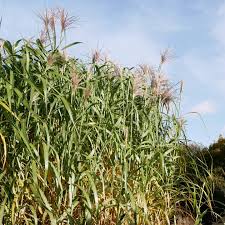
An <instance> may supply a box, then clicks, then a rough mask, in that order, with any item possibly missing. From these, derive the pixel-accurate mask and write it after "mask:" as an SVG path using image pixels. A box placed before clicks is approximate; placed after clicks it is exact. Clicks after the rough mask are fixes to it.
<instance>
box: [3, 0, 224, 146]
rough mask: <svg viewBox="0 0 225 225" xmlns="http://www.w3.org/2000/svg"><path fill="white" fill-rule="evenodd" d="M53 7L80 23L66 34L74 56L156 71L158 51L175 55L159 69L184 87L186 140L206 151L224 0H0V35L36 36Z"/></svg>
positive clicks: (215, 109)
mask: <svg viewBox="0 0 225 225" xmlns="http://www.w3.org/2000/svg"><path fill="white" fill-rule="evenodd" d="M52 7H63V8H65V9H66V10H68V11H69V12H70V13H71V14H72V15H74V16H77V17H78V18H79V21H78V23H77V25H76V27H75V29H73V30H71V31H70V32H69V34H68V42H69V41H82V42H83V43H84V44H82V45H80V46H78V47H76V48H74V49H73V51H72V52H71V53H72V54H73V55H75V56H79V57H84V58H87V57H88V55H89V54H90V52H91V51H93V50H94V49H96V48H98V49H101V50H102V51H103V52H105V53H107V54H108V55H109V56H110V57H111V58H112V59H114V61H116V62H118V63H120V64H123V65H129V66H130V65H132V66H133V65H134V66H135V65H138V64H140V63H147V64H150V65H157V63H158V62H159V59H160V52H162V51H163V50H164V49H166V48H168V47H169V48H171V49H172V50H173V52H174V54H175V56H176V57H175V59H173V61H172V62H170V63H169V64H168V65H167V66H166V67H165V68H164V70H165V73H166V74H167V75H168V77H169V78H170V79H171V80H172V81H174V82H177V81H179V80H183V81H184V92H183V96H182V112H181V113H182V115H184V117H185V119H186V120H187V132H188V138H190V139H192V140H194V141H197V142H200V143H203V144H205V145H207V144H209V143H211V142H213V141H214V140H215V139H217V137H218V135H219V134H225V1H223V0H213V1H212V0H188V1H187V0H142V1H140V0H139V1H138V0H123V1H122V0H120V1H118V0H114V1H106V0H73V1H72V0H63V1H62V0H61V1H59V0H54V1H53V0H38V1H34V0H32V1H31V0H29V1H28V0H23V1H18V0H10V1H9V0H0V15H1V16H2V19H3V21H2V26H1V29H0V36H1V37H2V38H6V39H9V40H16V39H19V38H21V37H33V36H35V35H37V34H38V32H39V31H40V29H41V26H40V21H39V19H38V18H37V16H36V14H37V13H38V12H40V11H42V10H43V9H45V8H52ZM192 111H197V112H199V113H200V114H201V117H202V119H203V121H202V119H201V118H200V117H199V116H197V115H194V114H191V113H190V112H192Z"/></svg>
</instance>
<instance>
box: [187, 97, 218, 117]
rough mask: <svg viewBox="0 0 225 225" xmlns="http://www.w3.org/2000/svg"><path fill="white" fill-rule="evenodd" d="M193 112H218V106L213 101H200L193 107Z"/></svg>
mask: <svg viewBox="0 0 225 225" xmlns="http://www.w3.org/2000/svg"><path fill="white" fill-rule="evenodd" d="M191 111H192V112H197V113H200V114H209V113H215V112H216V106H215V104H214V103H213V102H211V101H208V100H205V101H203V102H200V103H199V104H197V105H195V106H193V107H192V109H191Z"/></svg>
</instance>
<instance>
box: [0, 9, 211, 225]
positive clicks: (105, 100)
mask: <svg viewBox="0 0 225 225" xmlns="http://www.w3.org/2000/svg"><path fill="white" fill-rule="evenodd" d="M41 19H42V20H43V22H44V29H43V32H42V39H37V40H36V41H26V40H19V41H17V42H15V43H10V42H9V41H6V40H4V41H3V42H2V46H1V54H0V93H1V94H0V159H1V161H0V224H7V225H8V224H18V225H20V224H35V225H38V224H52V225H55V224H71V225H72V224H93V225H94V224H96V225H100V224H101V225H103V224H105V225H106V224H108V225H112V224H121V225H122V224H127V225H128V224H138V225H141V224H162V225H163V224H176V223H177V221H178V219H177V218H178V217H179V216H181V215H182V216H186V217H187V216H188V217H192V218H193V221H196V224H200V222H201V218H202V216H203V214H204V212H202V211H201V206H202V205H208V206H209V208H210V193H211V184H210V173H209V172H208V170H207V168H206V166H204V162H202V161H196V160H195V159H194V158H193V157H192V156H188V157H186V156H185V157H184V155H187V152H186V150H185V148H184V144H182V140H183V139H184V134H183V126H182V124H181V122H180V119H179V117H180V115H179V110H178V108H179V107H178V106H179V102H178V98H176V93H177V92H176V93H175V89H176V88H177V86H176V85H171V84H170V82H169V81H168V80H167V79H166V78H165V77H164V76H163V74H162V70H161V67H162V64H163V63H164V61H163V60H164V59H165V58H166V57H165V55H164V57H162V60H161V63H160V66H159V68H158V69H152V68H150V67H148V66H146V65H141V66H140V67H139V68H137V69H129V68H121V67H119V66H117V65H115V64H114V63H112V62H111V61H109V60H107V59H102V58H101V56H100V54H99V53H98V52H95V53H94V54H93V57H92V59H91V62H90V63H83V62H82V61H81V60H78V59H74V58H71V57H68V56H65V54H64V52H63V51H64V49H65V48H61V45H62V43H63V41H62V40H63V38H64V35H65V30H66V29H67V28H68V27H69V26H70V25H71V24H72V22H73V20H74V18H73V17H68V15H67V14H66V13H65V12H64V11H62V10H57V11H50V12H49V11H46V12H45V14H44V15H42V16H41ZM57 21H61V29H59V32H60V35H59V37H60V38H59V40H57V35H56V33H57V29H56V24H57ZM73 44H77V42H75V43H73ZM73 44H71V45H68V46H72V45H73ZM68 46H66V47H68ZM178 95H179V93H178ZM184 152H185V154H184ZM187 159H188V160H187ZM187 165H188V166H187ZM199 165H202V166H201V169H202V170H204V173H203V174H204V175H202V173H201V174H200V172H199ZM188 167H191V176H189V175H188V169H187V168H188Z"/></svg>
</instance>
